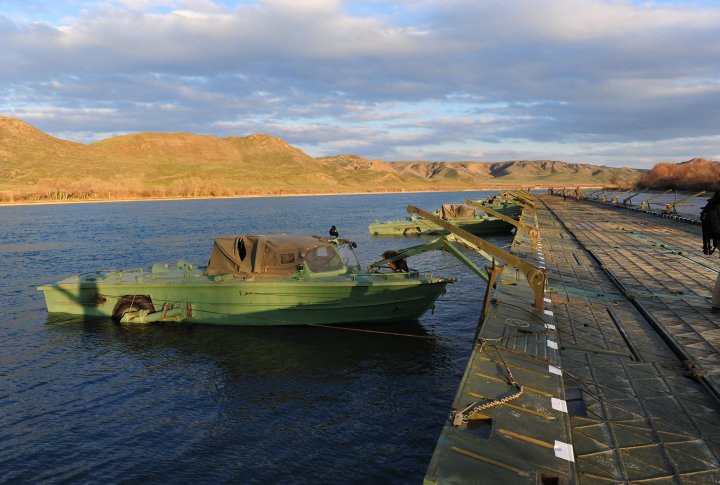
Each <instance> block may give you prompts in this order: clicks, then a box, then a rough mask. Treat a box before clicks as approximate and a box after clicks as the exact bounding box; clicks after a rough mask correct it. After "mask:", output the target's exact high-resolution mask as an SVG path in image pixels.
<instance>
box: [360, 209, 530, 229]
mask: <svg viewBox="0 0 720 485" xmlns="http://www.w3.org/2000/svg"><path fill="white" fill-rule="evenodd" d="M487 206H488V207H489V208H491V209H493V210H495V211H497V212H500V213H501V214H503V215H505V216H507V217H510V218H512V219H516V220H517V219H519V218H520V214H521V213H522V205H520V204H514V203H507V202H502V203H489V204H487ZM480 210H482V208H480ZM448 222H451V223H452V224H454V225H456V226H458V227H459V228H460V229H463V230H465V231H468V232H469V233H471V234H474V235H475V236H489V235H494V234H509V233H510V232H511V231H512V229H513V225H512V224H509V223H507V222H505V221H503V220H500V219H497V218H495V217H490V216H487V215H485V216H482V217H473V218H469V219H453V220H449V221H448ZM368 229H369V230H370V234H372V235H374V236H421V235H438V234H448V233H449V232H448V231H447V230H446V229H444V228H442V227H440V226H438V225H437V224H433V223H432V222H430V221H426V220H425V219H422V218H420V217H410V218H408V219H402V220H395V221H385V222H376V223H374V224H370V225H369V226H368Z"/></svg>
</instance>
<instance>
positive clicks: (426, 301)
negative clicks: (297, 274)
mask: <svg viewBox="0 0 720 485" xmlns="http://www.w3.org/2000/svg"><path fill="white" fill-rule="evenodd" d="M158 276H161V275H158ZM176 276H179V275H176ZM448 282H449V280H446V279H442V278H433V277H430V276H427V275H418V274H417V273H411V274H408V273H380V274H364V275H352V276H351V277H338V278H336V279H329V280H328V279H325V278H323V279H322V281H313V280H291V279H288V280H286V281H282V282H278V281H263V280H254V281H246V280H241V279H236V278H233V277H231V276H229V275H225V276H224V277H220V278H218V277H210V276H205V275H203V274H198V273H197V272H196V273H192V272H185V275H184V276H183V277H182V278H181V277H176V278H172V277H170V278H167V277H166V278H161V277H157V276H156V277H153V275H152V273H147V272H145V271H143V270H135V271H129V272H99V273H92V274H86V275H79V276H75V277H72V278H68V279H67V280H63V281H61V282H59V283H57V284H55V285H48V286H43V287H40V288H39V290H41V291H43V292H44V294H45V301H46V303H47V308H48V312H50V313H69V314H73V315H83V316H89V317H112V316H113V313H114V311H116V306H117V305H118V302H119V301H120V300H121V298H123V297H126V296H130V297H132V296H137V297H138V298H141V299H143V300H149V301H150V302H152V306H153V307H154V308H153V310H154V311H155V312H160V311H163V312H167V310H168V309H169V308H172V309H174V312H172V314H173V318H171V319H170V318H168V320H170V321H179V322H190V323H208V324H218V325H307V324H316V325H327V324H344V323H357V322H398V321H416V320H417V319H419V318H420V317H421V316H422V315H423V314H424V313H425V312H426V311H427V310H428V309H430V308H431V307H432V306H433V305H434V303H435V301H436V300H437V298H438V297H439V296H440V295H442V294H443V293H444V292H445V286H446V285H447V283H448ZM178 309H179V310H178ZM178 314H179V315H178ZM161 320H162V319H161Z"/></svg>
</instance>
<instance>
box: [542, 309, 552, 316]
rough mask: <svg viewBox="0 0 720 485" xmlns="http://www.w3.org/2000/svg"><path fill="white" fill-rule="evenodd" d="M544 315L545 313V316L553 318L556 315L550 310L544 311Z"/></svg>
mask: <svg viewBox="0 0 720 485" xmlns="http://www.w3.org/2000/svg"><path fill="white" fill-rule="evenodd" d="M543 313H544V314H545V315H550V316H551V317H552V316H553V315H554V313H553V312H551V311H550V310H543Z"/></svg>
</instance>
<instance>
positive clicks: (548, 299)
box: [543, 298, 552, 303]
mask: <svg viewBox="0 0 720 485" xmlns="http://www.w3.org/2000/svg"><path fill="white" fill-rule="evenodd" d="M543 301H545V303H552V300H551V299H550V298H543Z"/></svg>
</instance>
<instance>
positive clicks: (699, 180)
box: [638, 158, 720, 191]
mask: <svg viewBox="0 0 720 485" xmlns="http://www.w3.org/2000/svg"><path fill="white" fill-rule="evenodd" d="M638 187H640V188H649V189H665V190H667V189H673V190H707V191H710V190H717V189H720V162H714V161H711V160H705V159H702V158H695V159H693V160H690V161H688V162H683V163H677V164H676V163H658V164H657V165H655V166H654V167H653V168H652V169H651V170H650V171H649V172H647V173H646V174H644V175H642V176H641V177H640V179H639V180H638Z"/></svg>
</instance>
